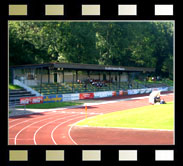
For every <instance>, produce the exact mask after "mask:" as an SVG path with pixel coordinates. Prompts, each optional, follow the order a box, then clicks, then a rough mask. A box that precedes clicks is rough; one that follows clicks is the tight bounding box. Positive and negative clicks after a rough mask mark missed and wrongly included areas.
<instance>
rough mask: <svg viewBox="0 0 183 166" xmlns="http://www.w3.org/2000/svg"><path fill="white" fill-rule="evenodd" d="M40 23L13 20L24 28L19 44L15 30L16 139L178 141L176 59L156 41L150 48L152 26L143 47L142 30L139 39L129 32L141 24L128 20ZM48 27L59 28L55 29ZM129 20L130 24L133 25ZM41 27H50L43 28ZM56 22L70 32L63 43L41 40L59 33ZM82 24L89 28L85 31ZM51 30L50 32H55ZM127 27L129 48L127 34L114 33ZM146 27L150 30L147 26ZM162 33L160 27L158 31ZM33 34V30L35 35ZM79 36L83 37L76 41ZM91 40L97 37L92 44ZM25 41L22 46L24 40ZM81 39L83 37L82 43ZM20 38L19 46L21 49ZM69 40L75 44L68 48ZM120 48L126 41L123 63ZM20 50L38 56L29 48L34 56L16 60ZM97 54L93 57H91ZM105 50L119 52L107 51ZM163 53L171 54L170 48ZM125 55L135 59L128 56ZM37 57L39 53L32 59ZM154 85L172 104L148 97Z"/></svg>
mask: <svg viewBox="0 0 183 166" xmlns="http://www.w3.org/2000/svg"><path fill="white" fill-rule="evenodd" d="M38 24H39V23H34V22H32V24H30V25H29V24H27V23H26V22H23V23H22V24H21V23H16V22H12V23H11V24H10V25H9V26H10V32H11V30H12V29H13V28H15V29H16V31H17V32H16V33H17V34H18V33H19V34H18V37H17V39H16V40H17V41H16V43H14V44H12V43H11V42H13V41H15V38H16V37H15V36H14V35H13V33H14V32H15V31H12V32H11V33H12V34H11V33H10V59H9V60H10V66H9V129H8V132H9V145H173V144H174V93H173V91H174V87H173V80H172V77H173V76H172V74H173V69H172V66H171V63H170V60H171V58H170V59H168V56H167V58H165V56H164V55H163V56H162V57H163V58H164V59H163V58H162V59H161V57H159V56H157V50H158V48H159V47H158V46H156V45H155V46H152V48H154V52H153V51H152V48H150V46H147V45H148V44H150V43H151V42H152V41H154V40H155V38H154V37H152V34H151V32H148V31H147V32H148V33H149V34H148V33H147V34H145V37H144V40H143V42H145V43H144V47H141V46H138V42H139V41H138V40H137V39H140V38H143V36H140V35H139V36H138V35H137V36H136V38H135V39H134V40H133V41H132V42H131V41H130V40H129V41H127V39H132V38H131V37H132V36H130V35H129V32H130V30H134V29H133V28H132V27H133V26H132V25H133V24H132V25H131V24H129V23H128V24H126V25H124V26H123V25H122V24H120V23H111V24H110V23H109V24H106V23H104V24H102V23H100V24H97V23H96V24H95V23H88V24H86V23H77V24H76V23H73V22H71V23H70V24H69V23H68V24H66V23H65V22H64V23H63V25H62V23H57V24H54V23H46V24H43V25H42V24H41V23H40V25H39V26H38ZM123 24H124V23H123ZM165 24H166V23H165ZM15 25H16V26H15ZM61 25H62V26H61ZM134 25H135V26H139V27H141V28H142V26H143V27H144V25H145V24H144V23H143V24H142V25H141V24H139V25H138V24H137V23H136V24H135V23H134ZM24 26H30V28H32V29H30V32H24V33H20V32H22V31H21V29H23V27H24ZM49 26H51V27H52V28H51V29H50V27H49ZM55 26H56V27H55ZM69 26H71V27H72V28H73V29H74V30H73V31H72V33H71V32H70V31H69V30H68V29H69ZM101 26H103V27H102V28H106V31H107V32H108V33H111V39H109V36H107V38H106V40H105V37H106V36H105V35H106V34H104V33H103V31H102V30H101ZM128 26H129V30H127V29H126V27H128ZM135 26H134V27H135ZM146 26H147V27H148V26H149V27H153V26H154V28H160V27H161V26H160V27H158V24H157V25H156V24H147V25H146ZM156 26H157V27H156ZM166 26H167V27H166ZM166 26H165V28H168V26H170V25H169V24H167V25H166ZM17 27H19V28H17ZM40 27H41V28H43V29H39V28H40ZM53 27H55V28H56V29H55V33H56V34H57V33H60V31H63V32H64V33H65V34H64V33H63V34H62V35H63V36H62V37H61V38H59V37H58V38H59V39H58V41H57V42H56V43H54V40H53V39H52V40H46V42H48V43H47V44H48V45H46V44H45V43H39V42H40V41H37V38H39V35H40V37H41V38H47V37H49V35H51V34H54V33H52V32H50V31H52V30H53V31H54V29H53ZM85 27H86V29H88V28H89V27H90V28H93V29H91V31H92V32H90V33H91V34H87V33H86V32H85V31H84V30H86V29H85ZM57 28H58V29H57ZM64 28H65V29H64ZM82 28H83V29H84V30H81V29H82ZM110 28H113V29H110ZM130 28H132V29H130ZM75 29H76V31H75ZM31 30H33V31H34V33H35V30H36V34H37V35H34V33H32V32H31ZM47 30H50V31H49V33H47ZM78 30H81V31H82V32H78ZM112 30H113V31H112ZM124 30H126V33H127V31H129V32H128V36H127V37H126V38H127V39H126V40H125V39H123V40H125V42H126V43H128V45H127V46H122V45H121V40H122V39H118V37H117V36H115V35H116V34H113V33H112V32H116V33H119V34H121V32H123V31H124ZM146 30H147V29H146ZM139 31H140V33H141V35H144V34H143V32H141V30H139ZM157 32H158V33H159V29H158V31H157ZM31 33H32V34H31ZM39 33H40V34H39ZM42 33H43V34H42ZM44 33H45V34H46V35H45V34H44ZM83 33H85V35H83ZM108 33H107V34H108ZM123 33H124V32H123ZM123 33H122V34H123ZM27 34H29V35H30V39H29V37H27V36H26V35H27ZM68 34H71V36H69V35H68ZM81 34H82V35H83V36H82V35H81ZM122 34H121V35H122ZM21 35H23V37H24V38H22V37H21ZM64 35H65V36H64ZM72 35H73V37H72ZM146 35H147V36H146ZM156 35H157V34H154V36H156ZM158 35H159V34H158ZM161 35H162V34H161ZM53 36H54V35H51V36H50V37H51V38H52V37H53ZM85 36H86V38H85ZM64 37H66V38H64ZM76 37H77V39H78V40H77V41H75V39H76ZM34 38H35V41H34ZM63 38H64V40H63ZM83 38H84V39H83ZM93 38H94V39H93ZM113 38H114V39H116V41H115V40H113ZM124 38H125V36H124ZM162 38H163V39H161V40H162V41H163V42H162V43H163V44H162V43H161V44H162V45H163V46H164V47H165V48H166V51H167V48H169V47H168V44H167V41H166V40H165V39H164V36H163V35H162ZM40 40H41V39H40ZM55 40H57V39H56V38H55ZM82 40H83V41H82ZM87 40H90V44H89V43H87ZM118 40H119V43H118V42H117V41H118ZM150 40H152V41H150ZM137 41H138V42H137ZM19 42H21V43H22V44H21V45H18V44H17V43H19ZM24 42H25V43H24ZM49 42H50V43H49ZM58 42H59V44H58ZM74 42H76V46H75V47H74V46H73V45H74ZM92 42H93V43H92ZM106 42H108V43H110V45H111V46H110V45H109V44H106ZM136 42H137V43H136ZM140 42H142V41H140ZM143 42H142V43H141V44H142V45H143ZM15 44H17V47H16V48H15V46H14V45H15ZM41 44H43V45H45V47H43V45H42V46H41V47H39V45H41ZM55 44H56V45H55ZM57 44H58V45H57ZM85 44H86V45H85ZM92 44H93V45H92ZM105 44H106V46H107V47H106V46H105ZM29 45H30V46H29ZM61 45H62V46H61ZM65 45H67V46H68V47H69V49H67V48H65V47H64V46H65ZM70 45H72V47H70ZM88 45H90V47H91V49H90V47H88ZM118 45H119V46H118ZM129 45H130V49H134V50H135V51H134V52H133V51H132V52H131V54H129V50H128V51H126V52H123V51H124V50H126V49H127V48H125V47H128V46H129ZM53 46H54V47H53ZM113 47H116V48H115V49H114V48H113ZM118 47H119V48H118ZM120 47H124V48H121V53H122V55H123V54H124V55H123V56H122V55H121V56H122V61H120V62H118V60H117V59H119V57H120V56H119V54H116V50H119V49H120ZM136 47H138V49H137V48H136ZM43 48H44V49H45V50H44V49H43ZM74 48H77V49H74ZM107 48H108V50H106V49H107ZM15 49H17V50H15ZM94 49H95V50H94ZM128 49H129V48H128ZM156 49H157V50H156ZM46 50H47V51H48V53H47V54H46V52H45V51H46ZM78 50H80V52H79V53H78ZM88 50H89V52H87V51H88ZM15 51H17V52H18V53H22V52H24V53H25V54H27V53H29V54H30V55H31V56H29V54H27V59H28V61H27V59H26V58H23V57H19V61H18V60H17V59H16V56H17V55H18V54H16V52H15ZM37 51H38V52H37ZM105 51H107V52H105ZM119 51H120V50H119ZM159 51H162V50H159ZM168 51H169V52H167V54H168V55H169V56H170V54H171V50H168ZM50 52H51V54H50V56H49V53H50ZM91 52H92V54H93V55H92V56H90V55H89V54H90V53H91ZM102 52H103V54H102ZM106 53H107V54H108V55H110V54H111V55H113V56H112V57H110V56H106ZM139 53H140V54H139ZM153 53H156V54H153ZM162 53H163V54H165V55H166V52H165V51H164V52H163V51H162ZM41 54H43V55H44V56H41ZM79 54H80V55H79ZM99 54H100V56H101V59H100V56H98V57H97V55H99ZM126 54H128V56H127V57H129V59H128V60H126V59H125V58H124V57H125V56H126ZM19 55H20V54H19ZM47 55H48V56H47ZM55 55H56V58H57V60H55ZM82 55H83V57H82ZM94 55H95V56H94ZM137 55H138V56H137ZM140 55H141V56H140ZM149 55H151V56H149ZM33 56H35V57H34V59H31V58H32V57H33ZM36 56H37V57H36ZM76 56H78V57H76ZM172 56H173V54H172ZM85 57H87V58H85ZM127 57H126V58H127ZM17 58H18V56H17ZM39 58H40V59H39ZM51 58H52V59H51ZM78 58H79V62H78ZM95 58H96V59H95ZM66 59H67V60H66ZM159 59H160V61H159ZM100 60H102V61H101V62H100ZM110 60H111V62H110ZM103 61H105V63H104V64H103ZM161 61H162V62H161ZM140 64H144V65H140ZM153 64H154V65H153ZM160 64H161V65H160ZM160 67H161V68H160ZM154 91H159V92H160V93H159V94H160V98H161V99H163V100H164V101H165V102H166V104H160V103H159V102H158V103H156V104H153V105H151V104H150V103H149V95H150V94H151V92H154ZM109 133H110V134H109Z"/></svg>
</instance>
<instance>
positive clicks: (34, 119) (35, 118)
mask: <svg viewBox="0 0 183 166" xmlns="http://www.w3.org/2000/svg"><path fill="white" fill-rule="evenodd" d="M50 114H51V113H49V114H48V116H49V115H50ZM54 115H55V114H54ZM45 116H46V115H45ZM48 116H46V117H48ZM41 118H45V117H42V116H41V117H37V118H32V119H28V120H24V121H22V122H19V123H17V124H15V125H13V126H11V127H9V128H8V129H11V128H13V127H15V126H17V125H19V124H22V123H24V122H29V121H31V120H37V119H41Z"/></svg>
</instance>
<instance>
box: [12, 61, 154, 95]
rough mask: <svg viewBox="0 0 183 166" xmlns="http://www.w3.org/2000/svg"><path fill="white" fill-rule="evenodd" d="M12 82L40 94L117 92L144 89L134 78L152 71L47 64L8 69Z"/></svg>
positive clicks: (130, 68) (148, 69) (102, 66)
mask: <svg viewBox="0 0 183 166" xmlns="http://www.w3.org/2000/svg"><path fill="white" fill-rule="evenodd" d="M10 71H11V74H10V77H11V78H12V79H11V80H12V83H13V84H15V82H16V83H17V82H19V86H24V87H25V86H27V87H30V88H32V89H33V90H34V91H36V92H38V93H39V94H41V95H49V94H69V93H82V92H97V91H109V90H110V91H117V90H122V89H123V90H126V89H132V88H142V87H146V86H145V85H142V84H140V83H138V82H136V81H134V78H135V77H136V76H138V75H139V74H141V73H143V74H144V73H146V75H148V74H149V73H152V72H154V71H155V69H154V68H142V67H125V66H104V65H93V64H76V63H48V64H33V65H19V66H11V67H10Z"/></svg>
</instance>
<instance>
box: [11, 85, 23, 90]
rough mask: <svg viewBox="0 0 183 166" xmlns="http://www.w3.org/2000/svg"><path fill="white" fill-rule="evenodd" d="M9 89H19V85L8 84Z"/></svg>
mask: <svg viewBox="0 0 183 166" xmlns="http://www.w3.org/2000/svg"><path fill="white" fill-rule="evenodd" d="M9 89H10V90H19V89H21V87H20V86H18V85H13V84H9Z"/></svg>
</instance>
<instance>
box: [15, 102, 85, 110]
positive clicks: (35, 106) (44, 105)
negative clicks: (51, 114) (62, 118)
mask: <svg viewBox="0 0 183 166" xmlns="http://www.w3.org/2000/svg"><path fill="white" fill-rule="evenodd" d="M81 104H82V103H77V102H55V103H42V104H31V105H26V108H32V109H50V108H60V107H66V106H76V105H81ZM17 108H24V106H18V107H17Z"/></svg>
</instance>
